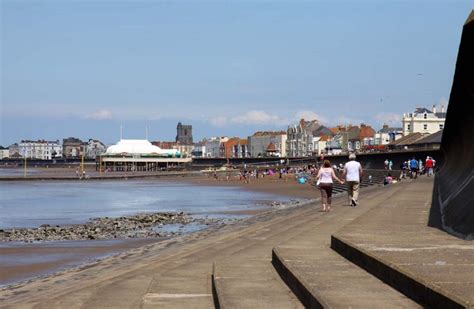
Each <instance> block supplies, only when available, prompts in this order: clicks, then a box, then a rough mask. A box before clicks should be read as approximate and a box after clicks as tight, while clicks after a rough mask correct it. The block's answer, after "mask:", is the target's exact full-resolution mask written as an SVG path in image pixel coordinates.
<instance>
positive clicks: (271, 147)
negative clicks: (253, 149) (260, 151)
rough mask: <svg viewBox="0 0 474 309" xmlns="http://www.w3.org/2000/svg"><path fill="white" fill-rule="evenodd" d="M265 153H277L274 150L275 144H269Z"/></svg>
mask: <svg viewBox="0 0 474 309" xmlns="http://www.w3.org/2000/svg"><path fill="white" fill-rule="evenodd" d="M267 151H268V152H275V151H278V150H277V149H276V147H275V144H273V143H270V144H268V146H267Z"/></svg>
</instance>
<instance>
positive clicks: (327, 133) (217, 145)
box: [192, 106, 446, 158]
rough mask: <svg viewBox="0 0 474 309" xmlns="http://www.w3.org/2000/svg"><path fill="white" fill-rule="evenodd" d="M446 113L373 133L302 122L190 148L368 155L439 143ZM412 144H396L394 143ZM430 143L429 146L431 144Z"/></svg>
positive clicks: (422, 112)
mask: <svg viewBox="0 0 474 309" xmlns="http://www.w3.org/2000/svg"><path fill="white" fill-rule="evenodd" d="M445 119H446V112H445V111H444V107H442V108H441V111H440V112H437V111H436V107H435V106H433V109H432V110H428V109H426V108H417V109H416V110H415V111H414V112H413V113H407V114H404V115H403V118H402V127H389V126H388V125H383V127H382V128H381V129H380V130H378V131H375V130H374V129H373V128H372V127H371V126H369V125H366V124H364V123H362V124H360V125H358V126H355V125H339V126H335V127H325V126H323V125H321V124H320V123H319V122H318V121H317V120H312V121H305V120H304V119H301V120H300V121H299V123H298V124H296V125H293V126H289V127H288V128H287V130H286V131H275V132H273V131H264V132H261V131H260V132H256V133H254V134H253V135H251V136H248V137H247V138H246V139H243V138H238V137H233V138H229V137H212V138H210V139H206V140H204V141H202V142H200V143H197V144H196V145H195V146H194V149H193V151H192V155H193V156H194V157H208V158H216V157H225V158H242V157H268V156H277V157H306V156H315V155H320V154H322V153H326V154H340V153H347V152H371V151H382V150H386V149H399V148H406V147H415V146H420V145H425V144H424V143H421V144H416V143H415V142H416V141H420V140H421V139H422V138H425V137H428V136H430V135H432V134H436V138H431V139H429V140H430V141H432V142H433V143H434V141H438V140H439V142H440V139H441V134H439V132H442V131H441V130H442V129H443V127H444V122H445ZM402 138H404V139H403V141H410V142H412V143H408V144H407V143H399V142H397V140H399V139H402ZM433 143H431V144H433Z"/></svg>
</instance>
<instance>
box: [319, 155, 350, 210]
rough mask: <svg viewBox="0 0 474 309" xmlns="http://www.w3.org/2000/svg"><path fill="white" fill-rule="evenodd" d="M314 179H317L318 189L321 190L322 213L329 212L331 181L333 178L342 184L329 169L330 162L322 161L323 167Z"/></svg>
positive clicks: (332, 170)
mask: <svg viewBox="0 0 474 309" xmlns="http://www.w3.org/2000/svg"><path fill="white" fill-rule="evenodd" d="M316 178H317V179H318V183H319V189H320V190H321V203H322V204H323V211H324V212H326V211H331V198H332V183H333V182H332V180H333V178H334V179H335V180H337V181H339V183H341V184H343V183H344V182H343V181H342V180H340V179H339V178H337V176H336V173H335V172H334V169H332V168H331V162H329V160H324V163H323V166H322V167H321V168H320V169H319V172H318V175H317V176H316Z"/></svg>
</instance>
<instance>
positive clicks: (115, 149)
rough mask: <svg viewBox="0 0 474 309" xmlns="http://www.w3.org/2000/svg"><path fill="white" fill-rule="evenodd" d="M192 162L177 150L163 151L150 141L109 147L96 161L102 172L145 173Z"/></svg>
mask: <svg viewBox="0 0 474 309" xmlns="http://www.w3.org/2000/svg"><path fill="white" fill-rule="evenodd" d="M189 162H191V158H182V157H181V153H180V152H179V151H178V150H176V149H161V148H160V147H158V146H155V145H152V144H151V143H150V142H149V141H148V140H130V139H128V140H124V139H121V140H120V141H119V142H118V143H117V144H115V145H112V146H109V147H108V148H107V151H106V152H105V153H104V154H102V155H100V157H99V160H96V168H100V171H119V172H129V171H130V172H137V171H138V172H143V171H160V170H163V169H168V168H175V167H178V166H179V165H182V164H186V163H189Z"/></svg>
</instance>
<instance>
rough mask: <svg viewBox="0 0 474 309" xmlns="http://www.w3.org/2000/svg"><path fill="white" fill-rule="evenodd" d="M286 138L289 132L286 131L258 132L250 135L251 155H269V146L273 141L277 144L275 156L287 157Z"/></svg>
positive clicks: (249, 146) (249, 147)
mask: <svg viewBox="0 0 474 309" xmlns="http://www.w3.org/2000/svg"><path fill="white" fill-rule="evenodd" d="M286 139H287V134H286V132H284V131H279V132H270V131H265V132H256V133H254V134H253V135H252V136H249V137H248V151H249V152H250V156H251V157H254V158H256V157H265V156H267V155H268V154H267V149H268V146H269V145H270V144H271V143H273V145H274V146H275V152H274V153H275V154H274V155H275V156H278V157H286Z"/></svg>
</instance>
